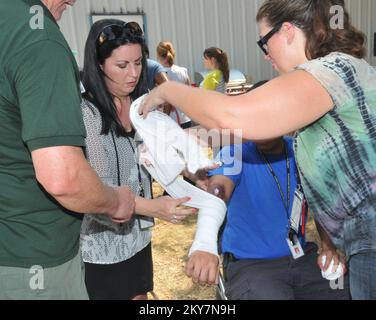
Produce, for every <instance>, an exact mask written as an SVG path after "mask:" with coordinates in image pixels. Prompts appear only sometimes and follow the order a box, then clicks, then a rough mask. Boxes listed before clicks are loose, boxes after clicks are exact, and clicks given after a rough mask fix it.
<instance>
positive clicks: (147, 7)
mask: <svg viewBox="0 0 376 320" xmlns="http://www.w3.org/2000/svg"><path fill="white" fill-rule="evenodd" d="M262 2H263V1H262V0H79V1H77V2H76V5H75V7H74V8H73V9H72V8H70V9H69V10H68V12H67V13H66V14H65V15H64V17H63V19H62V21H61V22H60V25H61V29H62V31H63V33H64V34H65V36H66V38H67V40H68V42H69V44H70V45H71V47H72V49H73V50H74V51H76V52H77V60H78V62H79V64H80V66H82V63H83V52H84V45H85V41H86V37H87V34H88V31H89V28H90V19H89V17H90V15H91V13H107V14H110V13H114V14H115V13H123V14H126V13H136V12H139V13H144V14H145V19H146V27H147V39H148V43H149V47H150V53H151V57H155V48H156V46H157V44H158V42H159V41H161V40H170V41H171V42H172V43H173V44H174V46H175V49H176V54H177V59H176V63H177V64H178V65H181V66H185V67H187V68H188V70H189V71H190V74H191V77H192V79H193V75H194V72H195V71H200V70H202V69H203V65H202V53H203V51H204V49H205V48H207V47H209V46H218V47H220V48H222V49H223V50H225V51H226V52H227V53H228V54H229V58H230V66H231V68H235V69H239V70H240V71H242V72H243V73H244V74H245V75H246V76H250V77H252V79H253V80H254V81H258V80H262V79H270V78H272V77H273V76H274V72H273V71H272V69H271V66H270V65H269V63H268V62H266V61H264V60H263V55H262V53H261V51H260V50H259V49H258V47H257V46H256V41H257V39H258V30H257V27H256V24H255V16H256V13H257V9H258V8H259V6H260V5H261V3H262ZM346 2H347V4H348V8H349V11H350V13H351V16H352V19H353V22H354V24H355V25H356V26H357V27H358V28H360V29H361V30H362V31H363V32H365V33H366V34H367V36H368V39H369V42H368V56H367V59H368V61H370V62H371V63H372V64H374V65H376V57H373V41H374V40H373V33H374V32H376V20H375V21H373V20H374V19H373V17H375V16H376V0H346Z"/></svg>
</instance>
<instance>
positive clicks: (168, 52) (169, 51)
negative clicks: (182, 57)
mask: <svg viewBox="0 0 376 320" xmlns="http://www.w3.org/2000/svg"><path fill="white" fill-rule="evenodd" d="M157 56H158V57H160V58H162V59H165V60H166V61H167V63H168V65H169V66H170V67H171V66H172V65H173V64H174V61H175V49H174V47H173V46H172V43H171V42H168V41H161V42H160V43H159V44H158V47H157Z"/></svg>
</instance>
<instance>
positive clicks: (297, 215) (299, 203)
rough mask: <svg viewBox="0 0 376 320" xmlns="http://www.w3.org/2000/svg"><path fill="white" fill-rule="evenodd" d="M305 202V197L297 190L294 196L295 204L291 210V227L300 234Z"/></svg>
mask: <svg viewBox="0 0 376 320" xmlns="http://www.w3.org/2000/svg"><path fill="white" fill-rule="evenodd" d="M303 202H304V195H303V193H302V192H301V191H300V190H299V189H296V191H295V194H294V202H293V205H292V209H291V218H290V226H291V229H292V230H294V231H295V232H296V234H299V226H300V219H301V217H302V209H303Z"/></svg>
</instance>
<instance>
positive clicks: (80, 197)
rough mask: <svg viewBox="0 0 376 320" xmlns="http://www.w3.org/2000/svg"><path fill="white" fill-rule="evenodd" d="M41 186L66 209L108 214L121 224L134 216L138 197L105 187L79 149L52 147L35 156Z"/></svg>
mask: <svg viewBox="0 0 376 320" xmlns="http://www.w3.org/2000/svg"><path fill="white" fill-rule="evenodd" d="M32 160H33V164H34V168H35V174H36V178H37V180H38V182H39V183H40V184H41V185H42V186H43V188H44V189H45V190H46V191H47V192H48V193H49V194H50V195H51V196H52V197H54V198H55V199H56V200H57V201H58V202H59V203H60V204H61V205H62V206H63V207H64V208H66V209H68V210H70V211H74V212H78V213H82V214H87V213H95V214H108V215H110V216H111V218H112V219H113V220H114V221H115V222H118V223H123V222H126V221H128V220H129V219H130V218H131V217H132V214H133V212H134V207H135V196H134V194H133V193H132V191H131V190H130V188H128V187H119V188H111V187H108V186H106V185H104V184H103V183H102V182H101V180H100V179H99V177H98V175H97V174H96V173H95V171H94V170H93V169H92V168H91V167H90V165H89V163H88V162H87V161H86V159H85V156H84V154H83V151H82V149H81V148H79V147H69V146H62V147H50V148H44V149H38V150H35V151H33V152H32Z"/></svg>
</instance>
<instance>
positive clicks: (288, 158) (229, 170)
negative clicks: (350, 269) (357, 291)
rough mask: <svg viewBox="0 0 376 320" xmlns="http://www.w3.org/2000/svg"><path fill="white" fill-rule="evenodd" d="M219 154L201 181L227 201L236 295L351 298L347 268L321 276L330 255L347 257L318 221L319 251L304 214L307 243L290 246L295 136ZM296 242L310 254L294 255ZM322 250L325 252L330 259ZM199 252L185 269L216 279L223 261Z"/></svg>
mask: <svg viewBox="0 0 376 320" xmlns="http://www.w3.org/2000/svg"><path fill="white" fill-rule="evenodd" d="M261 84H262V83H260V84H257V85H256V86H255V87H257V86H259V85H261ZM218 160H220V161H221V162H222V163H223V165H222V166H221V167H220V168H217V169H215V170H213V171H210V172H209V173H208V176H209V178H208V180H206V181H205V180H202V181H200V183H199V184H200V185H201V187H203V188H204V189H207V191H208V192H210V193H212V194H215V195H216V196H218V197H220V198H222V199H223V200H224V201H226V202H227V204H228V212H227V220H226V222H225V225H224V230H223V234H222V236H221V241H220V249H221V251H222V254H223V267H224V280H225V289H226V295H227V297H228V298H229V299H230V300H259V299H261V300H265V299H267V300H269V299H271V300H274V299H276V300H287V299H289V300H305V299H313V300H316V299H324V300H335V299H349V298H350V295H349V288H348V279H347V278H348V277H347V276H345V277H344V278H341V281H338V282H337V285H335V284H333V283H331V282H329V281H328V280H326V279H324V278H323V277H322V274H321V270H324V271H325V270H326V269H328V267H329V262H330V261H331V260H332V259H334V262H335V266H338V265H339V262H340V261H342V262H343V259H342V257H340V256H339V255H338V254H337V252H336V249H335V247H334V246H333V244H332V243H331V242H330V240H329V238H328V236H327V235H326V234H325V232H324V231H323V229H322V228H320V226H319V225H318V226H317V227H318V231H319V234H320V237H321V253H320V255H318V247H317V245H316V244H314V243H309V242H306V241H305V222H306V220H307V217H306V216H305V217H301V218H302V219H301V223H300V224H299V225H300V227H299V230H298V232H297V235H296V241H299V244H300V246H301V248H300V247H299V245H297V246H295V247H294V248H291V249H290V248H289V245H288V240H289V235H291V229H290V228H289V225H290V224H289V221H290V218H291V212H292V207H293V201H294V194H295V191H296V189H297V188H298V184H299V181H298V171H297V167H296V164H295V158H294V146H293V140H292V138H290V137H280V138H277V139H273V140H268V141H258V142H245V143H243V144H241V145H231V146H227V147H224V148H223V149H222V150H221V152H220V154H219V155H218ZM203 182H205V183H203ZM303 211H304V210H303ZM299 212H300V211H299ZM289 231H290V232H289ZM296 250H298V251H300V250H301V251H304V256H302V257H296V256H295V257H294V255H296V252H295V251H296ZM323 256H326V257H327V259H326V260H327V262H326V263H325V265H323V264H322V257H323ZM194 259H195V261H196V264H193V263H190V261H188V263H187V266H186V273H187V275H188V276H191V277H192V279H193V281H194V282H200V283H209V284H210V283H215V282H216V279H213V276H216V275H217V274H218V268H219V264H218V263H215V261H216V260H215V259H216V257H214V256H213V255H210V254H208V253H204V252H198V253H196V257H193V255H192V256H191V257H190V260H194ZM198 259H201V268H200V267H198V262H197V261H198ZM335 268H336V267H335ZM339 284H341V285H339Z"/></svg>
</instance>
